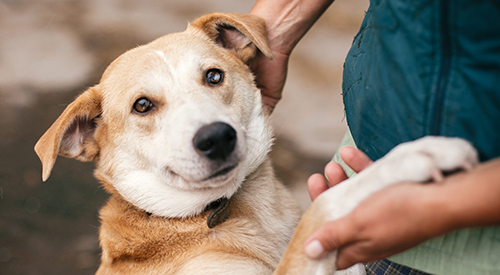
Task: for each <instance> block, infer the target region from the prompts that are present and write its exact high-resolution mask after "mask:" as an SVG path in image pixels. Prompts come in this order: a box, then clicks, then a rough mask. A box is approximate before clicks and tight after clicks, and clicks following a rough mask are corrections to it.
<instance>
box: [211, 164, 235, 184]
mask: <svg viewBox="0 0 500 275" xmlns="http://www.w3.org/2000/svg"><path fill="white" fill-rule="evenodd" d="M236 166H237V165H232V166H229V167H226V168H223V169H221V170H219V171H217V172H215V173H213V174H212V175H210V176H209V177H208V178H206V179H204V181H207V180H211V179H214V178H218V177H221V176H225V175H227V174H229V172H231V171H233V169H234V168H236Z"/></svg>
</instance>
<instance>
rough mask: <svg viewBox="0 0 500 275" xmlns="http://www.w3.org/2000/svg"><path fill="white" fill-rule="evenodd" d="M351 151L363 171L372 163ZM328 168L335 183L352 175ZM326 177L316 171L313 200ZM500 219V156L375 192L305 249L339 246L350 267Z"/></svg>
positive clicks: (342, 261)
mask: <svg viewBox="0 0 500 275" xmlns="http://www.w3.org/2000/svg"><path fill="white" fill-rule="evenodd" d="M344 151H345V152H344ZM346 152H348V154H349V155H350V156H349V158H350V159H349V158H347V159H346V158H343V159H344V161H345V162H346V163H347V164H348V165H349V166H351V168H353V170H355V171H357V172H359V171H360V170H362V169H363V168H364V167H366V165H369V164H370V163H371V162H370V160H369V159H368V157H366V155H364V154H363V153H362V152H361V151H359V150H357V149H354V148H352V147H350V148H348V147H346V148H345V149H343V150H342V151H341V156H342V157H343V155H344V154H345V153H346ZM353 163H354V165H352V164H353ZM328 167H329V168H327V170H326V173H327V176H328V178H329V179H330V180H331V184H332V185H335V184H337V183H339V182H336V181H337V180H340V181H342V180H343V179H345V178H346V176H345V174H343V172H342V171H343V170H341V169H339V168H340V167H339V166H338V164H334V163H331V164H328ZM326 182H327V181H326V179H325V178H324V177H320V176H319V175H317V174H316V175H314V176H311V178H310V179H309V182H308V185H309V190H310V191H311V190H312V193H311V197H312V198H313V199H314V198H315V197H316V196H317V195H319V193H318V191H317V190H323V189H324V188H325V185H326ZM311 187H312V188H311ZM315 190H316V191H315ZM499 224H500V158H498V159H494V160H491V161H488V162H485V163H482V164H480V165H478V166H477V167H476V168H474V169H472V170H471V171H469V172H463V173H458V174H454V175H451V176H449V177H446V178H445V179H444V180H443V181H441V182H437V183H430V184H421V183H402V184H398V185H394V186H391V187H389V188H387V189H384V190H382V191H380V192H378V193H375V194H374V195H373V196H371V197H370V198H368V199H367V200H366V201H364V202H363V203H361V204H360V205H359V206H358V207H357V208H356V209H355V210H354V211H353V212H352V213H350V214H348V215H347V216H345V217H343V218H341V219H339V220H336V221H332V222H330V223H327V224H326V225H324V226H323V227H321V228H320V229H319V230H318V231H316V232H315V233H313V234H312V235H311V237H310V238H309V239H308V240H307V242H306V244H305V248H304V249H305V252H306V254H307V255H308V256H311V257H312V258H320V257H323V256H325V255H326V254H327V253H328V252H329V251H332V250H334V249H339V254H338V260H337V265H338V268H339V269H344V268H347V267H349V266H351V265H353V264H355V263H358V262H369V261H373V260H378V259H382V258H385V257H388V256H391V255H394V254H397V253H400V252H403V251H405V250H407V249H410V248H412V247H414V246H416V245H418V244H420V243H422V242H425V241H427V240H429V239H431V238H434V237H437V236H440V235H444V234H447V233H450V232H452V231H455V230H459V229H464V228H471V227H482V226H492V225H499ZM314 240H318V241H319V243H320V244H321V246H322V249H323V252H321V249H318V246H317V245H318V243H317V242H314V246H313V247H310V246H309V244H311V242H312V241H314ZM311 248H314V249H313V250H310V249H311Z"/></svg>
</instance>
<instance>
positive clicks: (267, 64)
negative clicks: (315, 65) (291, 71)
mask: <svg viewBox="0 0 500 275" xmlns="http://www.w3.org/2000/svg"><path fill="white" fill-rule="evenodd" d="M271 50H272V51H273V60H269V59H268V58H267V57H266V56H264V55H263V54H262V53H260V52H259V53H258V54H257V55H256V56H255V57H254V58H253V59H251V60H250V61H249V66H250V69H251V70H252V72H253V73H254V75H255V82H256V84H257V87H259V89H260V90H261V94H262V103H263V104H264V106H265V108H266V110H267V111H268V112H269V113H272V111H273V110H274V107H275V106H276V104H277V103H278V101H279V100H280V99H281V94H282V92H283V87H284V86H285V81H286V75H287V70H288V58H289V56H288V54H283V53H281V52H279V51H277V50H276V49H273V48H271Z"/></svg>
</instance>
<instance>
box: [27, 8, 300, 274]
mask: <svg viewBox="0 0 500 275" xmlns="http://www.w3.org/2000/svg"><path fill="white" fill-rule="evenodd" d="M257 49H259V50H260V51H261V52H262V53H264V54H265V55H266V56H268V57H269V58H271V51H270V49H269V46H268V45H267V39H266V29H265V24H264V21H263V20H262V19H260V18H257V17H253V16H250V15H244V14H221V13H214V14H210V15H206V16H203V17H201V18H199V19H197V20H196V21H195V22H193V23H192V24H190V25H189V26H188V28H187V30H186V31H185V32H182V33H173V34H170V35H167V36H164V37H161V38H159V39H157V40H155V41H153V42H151V43H149V44H147V45H144V46H140V47H138V48H135V49H133V50H130V51H129V52H127V53H125V54H123V55H122V56H120V57H119V58H117V59H116V60H115V61H114V62H113V63H112V64H111V65H110V66H109V67H108V68H107V70H106V71H105V73H104V75H103V77H102V79H101V81H100V83H99V84H98V85H96V86H95V87H92V88H90V89H89V90H87V91H86V92H84V93H83V94H82V95H80V96H79V97H78V98H77V99H76V100H75V101H74V102H73V103H71V104H70V105H69V106H68V107H67V108H66V110H65V111H64V112H63V113H62V115H61V116H60V117H59V118H58V119H57V120H56V121H55V123H54V124H53V125H52V126H51V127H50V129H48V130H47V132H46V133H45V134H44V135H43V136H42V137H41V138H40V140H39V141H38V143H37V144H36V146H35V150H36V152H37V154H38V155H39V157H40V159H41V161H42V164H43V180H46V179H47V178H48V177H49V175H50V172H51V169H52V167H53V165H54V163H55V161H56V157H57V155H58V154H60V155H63V156H67V157H71V158H76V159H79V160H82V161H92V160H95V161H96V170H95V176H96V177H97V178H98V179H99V181H100V182H101V183H102V184H103V186H104V187H105V189H106V190H107V191H108V192H109V193H110V194H111V197H110V199H109V201H108V203H107V204H106V205H105V206H104V208H103V209H102V210H101V212H100V217H101V228H100V243H101V247H102V263H101V266H100V268H99V270H98V272H97V273H98V274H252V275H253V274H269V273H271V272H272V271H273V270H274V268H275V267H276V266H277V265H278V262H279V260H280V259H281V257H282V255H283V253H284V251H285V249H286V246H287V244H288V242H289V241H290V238H291V236H292V234H293V231H294V229H295V227H296V226H297V223H298V221H299V217H300V210H299V208H298V207H297V206H296V204H295V202H294V200H293V199H292V197H291V196H290V194H289V193H288V191H287V190H286V189H285V187H284V186H283V185H282V184H281V183H280V182H279V181H278V180H277V179H276V178H275V176H274V174H273V169H272V167H271V163H270V161H269V158H268V156H267V153H268V151H269V149H270V147H271V143H272V130H271V127H270V124H269V121H268V115H266V114H265V112H264V111H263V107H262V103H261V95H260V90H259V89H258V88H257V87H256V85H255V83H254V78H253V75H252V73H251V71H250V69H249V67H248V66H247V65H246V64H245V62H246V61H248V60H249V59H250V58H252V57H253V56H255V54H256V52H257Z"/></svg>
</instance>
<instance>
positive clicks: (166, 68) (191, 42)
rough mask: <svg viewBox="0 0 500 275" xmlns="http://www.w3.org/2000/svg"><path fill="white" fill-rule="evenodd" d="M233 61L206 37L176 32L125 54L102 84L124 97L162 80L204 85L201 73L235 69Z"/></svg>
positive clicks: (111, 68) (223, 50)
mask: <svg viewBox="0 0 500 275" xmlns="http://www.w3.org/2000/svg"><path fill="white" fill-rule="evenodd" d="M232 59H234V56H232V55H231V54H228V52H227V51H226V50H225V49H223V48H222V47H220V46H218V45H217V44H216V43H215V42H213V41H211V40H210V39H208V38H207V37H206V36H203V35H200V34H197V33H193V32H183V33H174V34H169V35H166V36H163V37H161V38H159V39H157V40H155V41H153V42H151V43H150V44H147V45H144V46H140V47H137V48H135V49H133V50H130V51H128V52H126V53H124V54H123V55H121V56H120V57H119V58H117V59H116V60H115V61H114V62H113V63H112V64H111V65H110V66H109V67H108V69H106V72H105V73H104V75H103V78H102V80H101V83H102V84H103V85H104V86H107V87H108V89H106V90H108V91H109V92H111V91H113V90H119V92H120V93H121V94H122V95H123V93H125V92H127V91H132V90H137V89H144V88H147V87H142V86H144V85H147V86H149V85H151V83H152V82H155V81H158V80H162V81H163V82H170V83H169V84H170V85H169V86H172V85H181V83H179V82H181V81H182V80H183V79H185V80H190V81H193V80H194V81H195V82H201V81H202V77H201V75H200V74H201V73H203V72H204V71H205V70H207V69H209V68H221V69H224V67H234V66H235V65H234V64H235V62H236V61H234V60H232ZM194 84H195V83H194ZM198 84H201V83H198ZM182 85H184V83H183V84H182Z"/></svg>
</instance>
